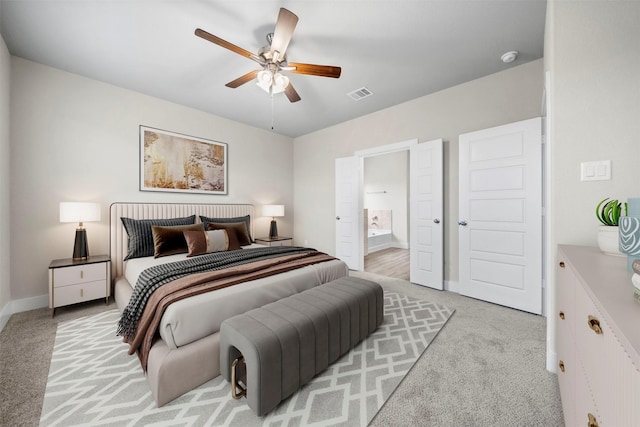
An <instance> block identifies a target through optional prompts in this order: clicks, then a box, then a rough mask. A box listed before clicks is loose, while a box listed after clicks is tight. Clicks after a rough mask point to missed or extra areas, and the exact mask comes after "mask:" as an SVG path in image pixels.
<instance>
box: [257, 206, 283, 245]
mask: <svg viewBox="0 0 640 427" xmlns="http://www.w3.org/2000/svg"><path fill="white" fill-rule="evenodd" d="M262 214H263V215H264V216H270V217H271V228H270V229H269V238H270V239H276V238H278V224H276V217H277V216H284V205H264V206H263V208H262Z"/></svg>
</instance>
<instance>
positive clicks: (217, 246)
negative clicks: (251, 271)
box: [183, 230, 240, 257]
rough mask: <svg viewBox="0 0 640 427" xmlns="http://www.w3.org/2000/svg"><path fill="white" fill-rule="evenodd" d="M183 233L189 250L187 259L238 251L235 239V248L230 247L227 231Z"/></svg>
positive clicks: (238, 246)
mask: <svg viewBox="0 0 640 427" xmlns="http://www.w3.org/2000/svg"><path fill="white" fill-rule="evenodd" d="M232 231H233V230H232ZM183 233H184V238H185V240H186V241H187V246H188V248H189V252H188V253H187V256H188V257H191V256H196V255H202V254H208V253H211V252H222V251H227V250H233V249H240V245H238V240H237V239H236V241H235V244H236V247H234V248H232V247H231V246H230V243H231V242H230V241H229V233H228V232H227V230H209V231H184V232H183Z"/></svg>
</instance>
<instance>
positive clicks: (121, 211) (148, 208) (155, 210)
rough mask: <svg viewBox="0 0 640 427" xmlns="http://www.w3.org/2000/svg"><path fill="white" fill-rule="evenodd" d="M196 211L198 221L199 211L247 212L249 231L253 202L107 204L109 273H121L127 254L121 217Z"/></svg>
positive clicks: (218, 215) (208, 213) (167, 215)
mask: <svg viewBox="0 0 640 427" xmlns="http://www.w3.org/2000/svg"><path fill="white" fill-rule="evenodd" d="M190 215H196V222H200V218H199V216H200V215H203V216H207V217H215V218H231V217H236V216H245V215H251V225H250V230H249V231H250V232H251V235H252V236H254V233H253V220H254V218H255V217H254V209H253V205H210V204H187V203H124V202H116V203H112V204H111V208H110V209H109V229H110V240H109V254H110V255H111V270H112V271H111V277H112V278H114V279H115V278H117V277H120V276H122V275H123V273H124V261H123V260H124V257H125V256H126V255H127V249H128V244H129V240H128V238H127V231H126V230H125V229H124V226H123V224H122V221H121V220H120V218H121V217H126V218H134V219H158V218H176V217H185V216H190Z"/></svg>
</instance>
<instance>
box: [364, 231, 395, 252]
mask: <svg viewBox="0 0 640 427" xmlns="http://www.w3.org/2000/svg"><path fill="white" fill-rule="evenodd" d="M367 242H368V246H369V251H368V252H369V253H371V252H375V251H381V250H382V249H387V248H390V247H391V230H384V229H378V228H370V229H369V230H368V238H367Z"/></svg>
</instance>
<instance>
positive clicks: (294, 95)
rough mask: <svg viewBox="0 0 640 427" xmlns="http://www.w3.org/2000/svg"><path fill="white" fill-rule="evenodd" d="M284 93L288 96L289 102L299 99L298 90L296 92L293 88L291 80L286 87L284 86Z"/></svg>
mask: <svg viewBox="0 0 640 427" xmlns="http://www.w3.org/2000/svg"><path fill="white" fill-rule="evenodd" d="M284 94H285V95H287V98H289V101H290V102H298V101H300V95H298V92H296V90H295V89H294V88H293V85H292V84H291V82H289V84H288V85H287V87H286V88H284Z"/></svg>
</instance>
